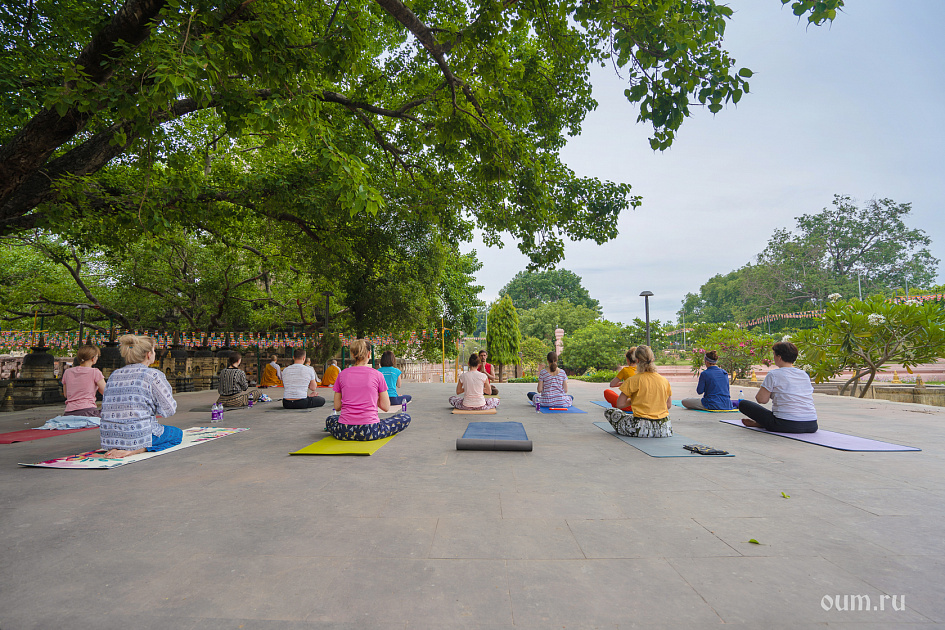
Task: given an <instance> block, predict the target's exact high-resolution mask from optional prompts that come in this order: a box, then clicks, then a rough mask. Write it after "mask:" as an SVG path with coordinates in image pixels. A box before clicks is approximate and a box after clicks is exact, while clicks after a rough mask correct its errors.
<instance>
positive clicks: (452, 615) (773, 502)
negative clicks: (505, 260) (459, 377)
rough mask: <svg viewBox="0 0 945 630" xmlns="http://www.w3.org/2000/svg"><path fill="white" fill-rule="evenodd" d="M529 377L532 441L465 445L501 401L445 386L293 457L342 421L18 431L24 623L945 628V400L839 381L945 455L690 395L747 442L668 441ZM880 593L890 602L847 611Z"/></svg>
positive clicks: (4, 539)
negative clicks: (795, 432) (688, 444)
mask: <svg viewBox="0 0 945 630" xmlns="http://www.w3.org/2000/svg"><path fill="white" fill-rule="evenodd" d="M528 387H529V386H527V385H509V384H507V385H503V386H502V388H501V389H502V394H503V398H502V404H501V406H500V412H499V414H498V415H497V416H487V417H485V418H484V419H488V420H517V421H521V422H523V423H524V424H525V427H526V429H527V431H528V434H529V437H530V438H531V439H532V440H534V442H535V450H534V451H533V452H531V453H494V452H468V451H463V452H459V451H456V450H455V439H456V438H457V437H458V436H460V435H461V434H462V432H463V429H464V428H465V425H466V424H467V422H469V421H471V420H476V419H477V417H475V416H454V415H450V414H449V413H448V410H447V409H446V406H445V402H444V401H445V400H446V397H447V395H448V394H449V393H450V390H451V389H452V386H451V385H445V386H444V385H439V384H433V385H409V386H407V387H405V388H404V389H405V390H406V391H407V392H409V393H412V394H414V395H416V397H417V398H416V400H415V402H414V403H413V404H412V405H411V407H410V411H411V413H412V415H413V422H412V424H411V426H410V428H409V429H408V430H407V431H406V432H405V433H403V434H401V435H399V436H397V437H395V438H394V439H393V440H392V441H391V442H390V443H389V444H387V445H386V446H384V447H383V448H382V449H381V450H380V451H378V452H377V453H376V454H375V455H373V456H371V457H289V456H288V455H287V453H289V452H290V451H293V450H296V449H298V448H300V447H302V446H305V445H307V444H309V443H311V442H313V441H315V440H316V439H318V438H319V437H321V436H322V435H323V434H322V433H321V432H320V431H319V428H320V426H321V425H322V423H323V420H324V417H325V415H326V414H325V413H324V412H322V411H316V412H313V413H309V414H305V413H285V414H283V413H264V412H263V411H262V409H259V408H257V409H254V410H252V411H238V412H231V413H230V414H228V416H227V420H226V422H225V423H224V424H225V425H227V426H240V427H249V428H250V430H249V431H246V432H244V433H241V434H238V435H233V436H230V437H226V438H222V439H219V440H216V441H214V442H210V443H207V444H204V445H200V446H196V447H193V448H189V449H185V450H182V451H179V452H175V453H169V454H167V455H162V456H160V457H156V458H153V459H151V460H148V461H144V462H141V463H137V464H133V465H129V466H124V467H121V468H118V469H115V470H88V471H65V470H48V469H35V468H20V467H18V466H17V465H16V463H17V462H24V461H27V462H28V461H39V460H42V459H47V458H50V457H54V456H59V455H66V454H70V453H75V452H79V451H81V450H86V449H90V448H93V447H96V446H97V432H94V431H93V432H87V433H78V434H72V435H64V436H58V437H54V438H49V439H45V440H39V441H34V442H27V443H20V444H12V445H0V629H2V630H19V629H26V628H42V629H45V628H67V627H68V628H80V629H81V628H96V629H103V630H107V629H111V628H116V629H117V628H121V629H123V630H127V629H134V630H139V629H148V628H155V629H167V628H181V629H189V628H194V629H211V630H212V629H217V628H221V629H222V628H249V629H253V628H261V629H264V630H288V629H298V628H351V629H355V628H385V629H386V628H398V629H434V628H436V629H442V628H488V629H500V628H629V627H639V628H683V627H685V628H715V627H719V626H721V625H722V624H726V625H725V627H735V628H797V627H800V628H815V627H825V626H826V625H829V626H830V627H833V626H834V625H837V626H846V627H873V628H899V627H902V628H912V627H920V628H927V627H945V598H943V592H945V536H943V535H942V523H943V517H945V424H943V421H945V410H943V409H939V408H934V407H923V406H919V405H908V404H896V403H887V402H885V401H865V402H861V401H856V400H844V399H839V398H837V397H827V396H818V397H817V404H818V407H819V409H820V413H821V424H822V426H823V427H824V428H828V429H832V430H837V431H843V432H847V433H853V434H856V435H862V436H866V437H871V438H877V439H884V440H887V441H893V442H898V443H905V444H910V445H914V446H920V447H922V448H923V449H925V450H923V451H922V452H920V453H846V452H840V451H835V450H830V449H827V448H822V447H818V446H813V445H809V444H804V443H800V442H796V441H792V440H787V439H782V438H777V437H773V436H766V435H761V434H757V433H754V432H751V431H748V430H744V429H739V428H736V427H732V426H728V425H724V424H721V423H719V422H718V418H717V417H716V415H710V414H705V413H698V412H694V411H684V410H677V409H674V411H673V425H674V427H675V429H676V432H677V433H679V434H682V435H684V436H686V437H690V438H692V439H693V440H695V441H699V442H702V443H705V444H710V445H712V446H716V447H722V448H725V449H728V450H730V451H732V452H733V453H735V454H736V457H734V458H722V459H708V458H691V459H656V458H651V457H648V456H647V455H645V454H643V453H642V452H640V451H638V450H636V449H634V448H633V447H631V446H628V445H626V444H624V443H623V442H621V441H619V440H617V439H615V438H613V437H611V436H609V435H606V434H605V433H604V432H602V431H601V430H599V429H597V428H596V427H594V426H593V425H592V424H591V423H592V422H594V421H599V420H602V415H601V412H602V410H601V409H600V408H599V407H596V406H594V405H591V404H590V403H589V401H591V400H595V399H599V398H600V397H601V396H600V390H601V388H600V386H597V385H590V384H584V383H575V382H572V393H574V394H575V395H576V398H577V404H578V406H580V407H581V408H583V409H585V410H587V411H588V412H589V413H588V414H587V415H578V414H568V415H538V414H535V413H534V411H533V410H532V409H531V407H529V406H528V405H526V404H525V402H524V392H525V391H526V390H527V389H528ZM675 387H676V397H683V396H685V395H687V394H691V393H692V386H691V385H688V386H684V385H676V386H675ZM736 393H737V391H736ZM745 393H746V395H747V394H749V393H753V391H752V392H750V391H749V390H746V392H745ZM213 397H214V394H212V393H209V392H204V393H198V394H184V395H181V396H179V397H178V400H179V406H180V409H181V410H183V411H184V413H180V414H178V415H177V416H175V417H174V418H172V420H173V424H176V425H178V426H181V427H190V426H196V425H204V424H206V422H207V420H208V419H209V413H201V414H196V413H188V412H187V410H188V409H190V408H191V407H194V406H196V405H199V404H208V403H209V402H211V401H212V399H213ZM733 415H734V414H733ZM38 417H39V414H37V412H35V411H33V412H29V411H27V412H17V413H12V414H0V431H13V430H18V429H22V428H26V427H27V426H37V425H38V424H41V422H38V421H36V420H35V419H36V418H38ZM31 418H32V419H33V420H30V419H31ZM782 492H784V493H785V494H787V495H789V496H790V498H789V499H785V498H783V497H782V495H781V493H782ZM749 539H756V540H757V541H758V542H759V543H761V544H759V545H754V544H750V543H749V542H747V541H748V540H749ZM860 595H863V596H868V597H869V598H870V607H871V608H872V607H873V606H876V607H877V608H878V607H879V606H880V603H881V602H882V606H883V608H884V610H868V611H865V610H864V611H838V610H836V605H835V598H836V597H838V596H839V598H840V600H839V601H840V606H841V607H843V608H846V607H847V606H844V596H860ZM884 595H886V596H895V597H896V601H895V604H896V607H897V608H901V609H900V610H893V603H894V602H893V601H892V600H891V599H889V598H886V599H885V600H884V599H883V596H884ZM826 598H829V602H830V604H831V610H825V609H824V605H825V603H827V602H828V599H826ZM903 598H904V600H903ZM847 601H848V602H849V603H850V604H852V605H853V607H857V606H860V605H862V603H863V602H864V600H860V599H857V600H853V601H851V600H850V599H849V598H848V599H847ZM903 604H904V606H903Z"/></svg>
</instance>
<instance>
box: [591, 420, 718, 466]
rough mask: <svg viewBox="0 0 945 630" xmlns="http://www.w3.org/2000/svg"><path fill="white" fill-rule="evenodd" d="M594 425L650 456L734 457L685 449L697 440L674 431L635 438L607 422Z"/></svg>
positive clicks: (696, 442)
mask: <svg viewBox="0 0 945 630" xmlns="http://www.w3.org/2000/svg"><path fill="white" fill-rule="evenodd" d="M594 426H596V427H597V428H599V429H601V430H602V431H605V432H606V433H610V434H611V435H612V436H614V437H615V438H617V439H618V440H622V441H623V442H626V443H627V444H629V445H630V446H632V447H634V448H636V449H638V450H641V451H643V452H644V453H646V454H647V455H649V456H650V457H702V458H704V459H709V458H711V457H735V455H733V454H732V453H729V454H727V455H700V454H698V453H693V452H691V451H687V450H686V449H684V448H683V446H685V445H686V444H698V443H699V442H698V440H693V439H690V438H687V437H683V436H681V435H679V434H678V433H674V434H673V435H671V436H670V437H665V438H635V437H627V436H626V435H620V434H619V433H617V432H616V431H614V428H613V427H612V426H610V423H609V422H595V423H594ZM723 450H725V449H723Z"/></svg>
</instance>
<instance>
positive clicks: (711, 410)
mask: <svg viewBox="0 0 945 630" xmlns="http://www.w3.org/2000/svg"><path fill="white" fill-rule="evenodd" d="M673 407H679V408H680V409H688V410H689V411H701V412H702V413H738V409H689V408H688V407H684V406H683V404H682V401H681V400H674V401H673Z"/></svg>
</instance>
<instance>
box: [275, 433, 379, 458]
mask: <svg viewBox="0 0 945 630" xmlns="http://www.w3.org/2000/svg"><path fill="white" fill-rule="evenodd" d="M393 438H394V436H393V435H392V436H390V437H386V438H381V439H380V440H369V441H366V442H360V441H355V440H336V439H335V438H333V437H331V436H328V437H324V438H322V439H320V440H319V441H317V442H315V443H313V444H309V445H308V446H306V447H305V448H301V449H299V450H297V451H295V452H294V453H289V455H373V454H374V453H376V452H377V450H378V449H379V448H381V447H382V446H384V445H385V444H387V443H388V442H390V441H391V440H392V439H393Z"/></svg>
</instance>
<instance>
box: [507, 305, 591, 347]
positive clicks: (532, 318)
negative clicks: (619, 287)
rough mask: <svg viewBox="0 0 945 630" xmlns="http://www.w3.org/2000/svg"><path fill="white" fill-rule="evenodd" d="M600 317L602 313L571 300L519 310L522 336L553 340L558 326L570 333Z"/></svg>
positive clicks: (567, 333)
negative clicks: (575, 303)
mask: <svg viewBox="0 0 945 630" xmlns="http://www.w3.org/2000/svg"><path fill="white" fill-rule="evenodd" d="M598 317H600V313H599V312H598V311H597V310H595V309H592V308H589V307H587V306H583V305H574V304H572V303H571V302H570V300H561V301H560V302H550V303H548V304H540V305H539V306H536V307H535V308H529V309H520V310H519V311H518V319H519V326H520V327H521V329H522V336H524V337H535V338H537V339H543V340H545V341H553V340H554V333H555V329H556V328H561V329H562V330H564V333H565V334H566V335H570V334H571V333H573V332H574V331H575V330H577V329H579V328H584V327H585V326H587V325H588V324H590V323H591V322H593V321H594V320H596V319H597V318H598Z"/></svg>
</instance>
